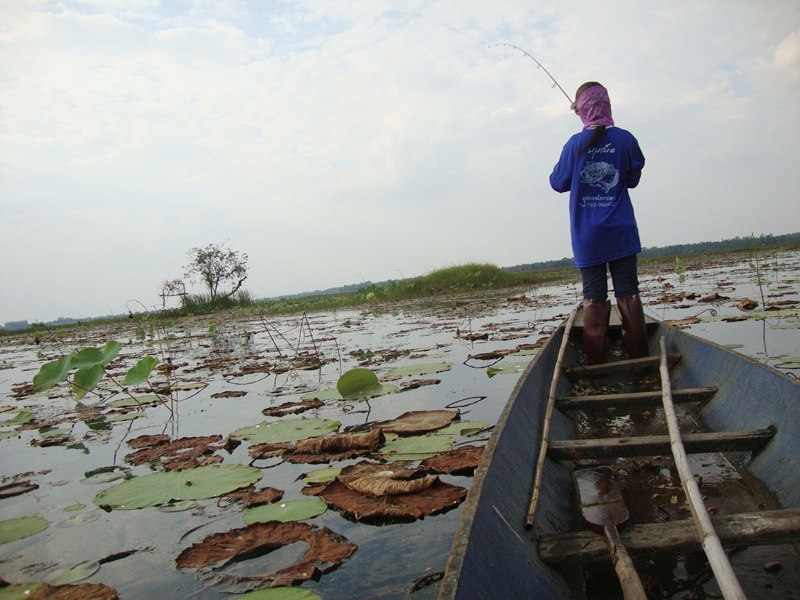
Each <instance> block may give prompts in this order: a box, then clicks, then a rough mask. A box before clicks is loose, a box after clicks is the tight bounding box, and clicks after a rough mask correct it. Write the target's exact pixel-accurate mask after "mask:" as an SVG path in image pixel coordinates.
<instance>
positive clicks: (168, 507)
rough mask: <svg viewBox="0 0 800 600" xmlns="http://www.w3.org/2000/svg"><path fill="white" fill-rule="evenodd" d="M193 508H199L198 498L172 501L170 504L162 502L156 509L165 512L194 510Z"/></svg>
mask: <svg viewBox="0 0 800 600" xmlns="http://www.w3.org/2000/svg"><path fill="white" fill-rule="evenodd" d="M193 508H197V501H196V500H180V501H178V502H170V503H168V504H162V505H161V506H159V507H158V508H157V509H156V510H158V511H160V512H165V513H173V512H183V511H186V510H192V509H193Z"/></svg>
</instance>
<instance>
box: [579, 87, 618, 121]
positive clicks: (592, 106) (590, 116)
mask: <svg viewBox="0 0 800 600" xmlns="http://www.w3.org/2000/svg"><path fill="white" fill-rule="evenodd" d="M575 112H576V113H578V116H579V117H580V118H581V121H583V128H584V129H589V128H590V127H597V126H598V125H605V126H606V127H609V126H611V125H613V124H614V119H612V118H611V101H610V100H609V99H608V90H607V89H606V88H604V87H603V86H602V85H595V86H592V87H590V88H589V89H587V90H584V91H583V93H582V94H581V95H580V96H578V99H577V100H576V101H575Z"/></svg>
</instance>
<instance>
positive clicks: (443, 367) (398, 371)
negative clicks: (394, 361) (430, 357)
mask: <svg viewBox="0 0 800 600" xmlns="http://www.w3.org/2000/svg"><path fill="white" fill-rule="evenodd" d="M452 368H453V365H452V364H451V363H423V364H421V365H406V366H405V367H395V368H394V369H389V372H388V373H386V377H418V376H420V375H431V374H433V373H443V372H444V371H449V370H450V369H452Z"/></svg>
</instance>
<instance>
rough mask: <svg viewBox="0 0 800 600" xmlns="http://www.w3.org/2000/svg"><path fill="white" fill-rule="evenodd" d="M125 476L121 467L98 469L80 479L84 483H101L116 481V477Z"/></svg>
mask: <svg viewBox="0 0 800 600" xmlns="http://www.w3.org/2000/svg"><path fill="white" fill-rule="evenodd" d="M124 477H125V471H123V470H121V469H114V470H111V471H100V472H97V473H94V474H92V475H89V476H87V477H84V478H83V479H81V480H80V481H81V483H83V484H86V485H96V484H101V483H111V482H112V481H117V480H118V479H123V478H124Z"/></svg>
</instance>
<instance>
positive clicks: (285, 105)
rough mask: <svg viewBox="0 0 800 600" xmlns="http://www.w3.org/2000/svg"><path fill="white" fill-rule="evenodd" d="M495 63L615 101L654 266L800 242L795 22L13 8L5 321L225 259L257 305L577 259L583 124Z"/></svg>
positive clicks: (151, 290)
mask: <svg viewBox="0 0 800 600" xmlns="http://www.w3.org/2000/svg"><path fill="white" fill-rule="evenodd" d="M498 42H509V43H512V44H516V45H518V46H520V47H522V48H524V49H525V50H527V51H528V52H530V53H531V54H532V55H533V56H535V57H536V58H537V59H538V60H539V61H540V62H541V63H542V64H543V65H544V66H545V67H546V68H547V69H548V70H549V71H550V72H551V73H552V74H553V76H554V77H555V78H556V79H557V80H558V81H559V83H560V84H561V85H562V86H563V87H564V88H565V89H566V91H567V93H568V94H570V95H573V94H574V91H575V89H576V88H577V87H578V85H580V84H581V83H583V82H584V81H587V80H598V81H600V82H602V83H603V84H605V85H606V87H607V88H608V89H609V93H610V96H611V102H612V108H613V112H614V118H615V120H616V124H617V126H619V127H622V128H625V129H628V130H630V131H631V132H632V133H633V134H634V135H635V136H636V137H637V138H638V140H639V142H640V145H641V147H642V150H643V151H644V154H645V156H646V159H647V164H646V166H645V170H644V173H643V176H642V181H641V184H640V185H639V187H638V188H637V189H636V190H634V191H633V192H632V198H633V202H634V206H635V210H636V214H637V218H638V221H639V228H640V232H641V237H642V242H643V244H644V245H645V246H665V245H670V244H678V243H691V242H700V241H709V240H720V239H724V238H731V237H735V236H742V237H744V236H749V235H750V234H751V233H754V234H755V235H759V234H762V233H772V234H784V233H791V232H795V231H800V197H799V196H800V193H798V171H800V166H798V165H800V101H799V100H798V98H799V97H800V94H798V92H800V3H798V2H797V0H771V1H769V2H754V1H753V0H719V1H709V0H692V1H688V0H687V1H677V2H676V1H674V0H669V1H659V0H648V1H639V2H635V1H625V0H616V1H614V2H582V3H574V2H563V0H553V1H548V0H540V1H535V2H533V1H530V0H524V1H522V0H519V1H513V0H493V1H492V2H489V1H487V0H453V1H449V0H420V1H417V0H403V1H402V2H400V1H392V2H388V1H387V2H383V1H379V0H359V1H355V0H354V1H347V0H336V1H324V0H307V1H302V0H301V1H295V0H292V1H285V2H279V1H267V0H264V1H257V0H238V1H237V0H229V1H223V0H181V1H172V0H163V1H158V0H140V1H137V0H87V1H83V2H82V1H72V0H60V1H48V0H0V324H2V323H3V322H5V321H13V320H23V319H27V320H29V321H34V320H50V319H55V318H58V317H62V316H63V317H76V318H81V317H90V316H98V315H105V314H117V313H123V312H126V311H127V310H128V307H129V306H130V307H132V308H133V309H134V311H136V310H137V305H135V304H133V305H128V304H126V303H127V302H128V301H129V300H136V301H139V302H141V303H142V304H144V305H146V306H148V307H152V306H157V305H160V298H159V296H158V294H159V291H160V289H161V283H162V282H163V281H164V280H168V279H174V278H178V277H182V275H183V271H184V269H183V267H184V265H185V264H186V263H187V258H186V252H187V251H188V250H189V249H190V248H193V247H197V246H204V245H206V244H210V243H223V242H226V243H227V244H228V245H229V246H230V247H231V248H233V249H234V250H238V251H240V252H244V253H247V254H248V255H249V273H250V277H249V279H248V281H247V283H246V286H245V287H246V288H247V289H248V290H249V291H250V292H251V293H252V294H253V295H254V296H255V297H272V296H277V295H281V294H292V293H298V292H304V291H312V290H317V289H326V288H329V287H333V286H338V285H344V284H350V283H356V282H360V281H362V280H371V281H380V280H385V279H399V278H400V277H406V278H408V277H414V276H418V275H424V274H426V273H428V272H430V271H432V270H434V269H437V268H441V267H446V266H453V265H457V264H463V263H466V262H472V261H479V262H490V263H493V264H496V265H498V266H512V265H517V264H521V263H529V262H536V261H541V260H549V259H557V258H562V257H565V256H571V255H572V252H571V249H570V244H569V226H568V215H567V195H565V194H564V195H562V194H557V193H555V192H553V191H552V190H551V189H550V187H549V184H548V176H549V174H550V171H551V170H552V168H553V165H554V164H555V162H556V160H557V158H558V156H559V153H560V151H561V147H562V146H563V144H564V143H565V142H566V140H567V139H568V137H569V136H570V135H571V134H573V133H575V132H576V131H578V130H579V129H580V122H579V119H578V118H577V117H576V116H575V115H574V114H573V113H572V112H570V111H569V104H568V101H567V99H566V98H565V97H564V96H563V95H562V94H561V93H560V92H559V91H558V90H557V89H553V88H552V87H551V82H550V81H549V79H548V78H547V76H546V75H545V73H544V72H543V71H542V70H538V69H537V67H536V64H535V63H534V62H533V61H531V60H530V59H529V58H527V57H526V56H525V55H523V54H522V53H520V52H517V51H516V50H513V49H511V48H508V47H490V45H491V44H495V43H498ZM191 289H192V290H193V291H197V292H199V291H202V290H201V289H200V288H199V287H193V288H191ZM139 310H140V309H139Z"/></svg>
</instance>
